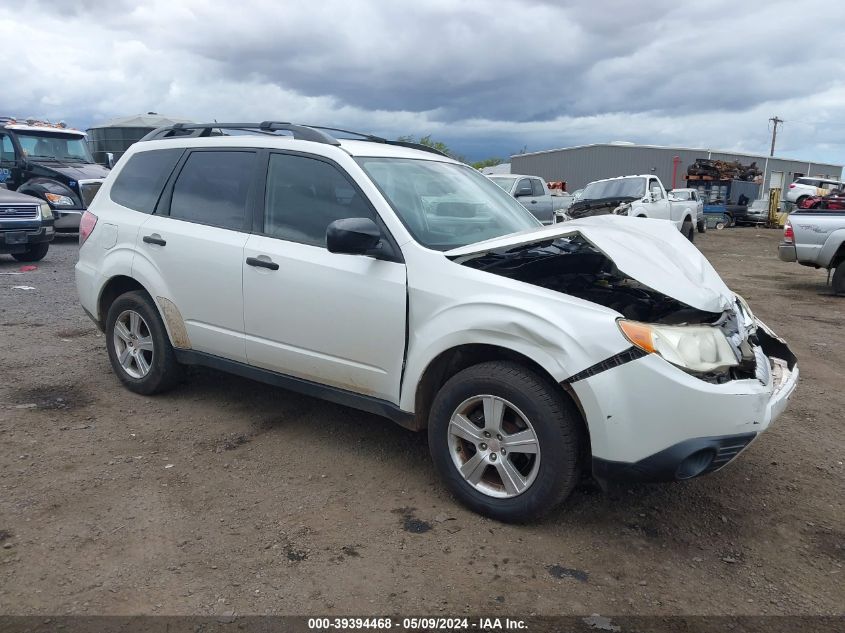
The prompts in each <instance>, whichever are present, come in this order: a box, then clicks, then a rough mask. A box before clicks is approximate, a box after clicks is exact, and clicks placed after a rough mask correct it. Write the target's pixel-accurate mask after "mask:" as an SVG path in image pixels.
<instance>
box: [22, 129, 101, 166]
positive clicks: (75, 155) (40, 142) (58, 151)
mask: <svg viewBox="0 0 845 633" xmlns="http://www.w3.org/2000/svg"><path fill="white" fill-rule="evenodd" d="M15 136H17V137H18V142H19V143H20V144H21V148H23V151H24V154H26V156H27V158H33V159H35V158H41V159H53V160H63V161H68V160H69V161H81V162H83V163H93V162H94V158H93V157H92V156H91V152H90V151H89V150H88V144H87V143H86V142H85V137H84V136H79V135H77V134H55V133H47V134H43V133H40V132H20V131H18V132H16V133H15Z"/></svg>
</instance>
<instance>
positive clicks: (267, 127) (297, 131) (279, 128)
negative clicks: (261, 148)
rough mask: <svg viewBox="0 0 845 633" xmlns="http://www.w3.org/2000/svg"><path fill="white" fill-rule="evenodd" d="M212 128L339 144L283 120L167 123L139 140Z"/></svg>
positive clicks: (193, 133) (202, 132)
mask: <svg viewBox="0 0 845 633" xmlns="http://www.w3.org/2000/svg"><path fill="white" fill-rule="evenodd" d="M214 130H221V131H222V130H242V131H244V132H259V133H261V134H273V133H274V132H290V133H291V134H292V135H293V137H294V138H295V139H299V140H303V141H314V142H315V143H326V144H327V145H340V141H338V140H337V139H336V138H334V137H333V136H331V135H329V134H326V133H325V132H321V131H320V130H317V129H315V128H310V127H307V126H304V125H296V124H294V123H287V122H285V121H262V122H261V123H217V122H214V123H174V124H173V125H167V126H165V127H160V128H158V129H155V130H153V131H152V132H150V133H149V134H147V135H146V136H145V137H144V138H142V139H141V140H142V141H152V140H156V139H162V138H174V137H188V138H195V137H205V136H212V134H213V131H214Z"/></svg>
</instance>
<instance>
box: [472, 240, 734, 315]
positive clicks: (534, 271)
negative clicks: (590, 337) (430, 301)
mask: <svg viewBox="0 0 845 633" xmlns="http://www.w3.org/2000/svg"><path fill="white" fill-rule="evenodd" d="M460 263H463V265H464V266H470V267H471V268H477V269H478V270H484V271H486V272H489V273H493V274H496V275H502V276H504V277H508V278H510V279H516V280H518V281H524V282H526V283H530V284H533V285H535V286H541V287H543V288H548V289H549V290H554V291H556V292H561V293H564V294H567V295H571V296H573V297H578V298H579V299H584V300H586V301H591V302H593V303H598V304H599V305H603V306H606V307H608V308H612V309H613V310H616V311H617V312H619V313H620V314H622V315H623V316H624V317H625V318H626V319H634V320H636V321H644V322H648V323H666V324H669V325H681V324H684V323H712V322H714V321H716V320H717V319H718V318H719V316H720V315H718V314H713V313H711V312H704V311H701V310H696V309H693V308H690V307H689V306H686V305H684V304H683V303H681V302H679V301H677V300H675V299H672V298H671V297H667V296H666V295H664V294H661V293H659V292H657V291H655V290H652V289H651V288H649V287H647V286H644V285H643V284H641V283H639V282H638V281H636V280H634V279H632V278H630V277H628V276H626V275H625V274H623V273H622V272H620V271H619V270H618V269H617V268H616V265H615V264H614V263H613V262H612V261H611V260H610V259H608V258H607V256H606V255H604V253H602V252H600V251H599V250H597V249H596V248H595V247H593V245H592V244H590V243H589V242H587V241H586V240H585V239H584V238H582V237H580V236H574V237H561V238H557V239H553V240H548V241H545V242H535V243H532V244H525V245H522V246H517V247H514V248H511V249H508V250H499V251H490V252H488V253H485V254H483V255H479V256H477V257H474V258H469V259H467V260H465V261H461V262H460Z"/></svg>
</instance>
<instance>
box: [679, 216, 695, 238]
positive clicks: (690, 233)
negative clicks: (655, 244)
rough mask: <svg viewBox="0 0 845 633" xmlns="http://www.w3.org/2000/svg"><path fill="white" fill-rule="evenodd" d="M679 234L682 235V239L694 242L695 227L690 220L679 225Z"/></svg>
mask: <svg viewBox="0 0 845 633" xmlns="http://www.w3.org/2000/svg"><path fill="white" fill-rule="evenodd" d="M681 233H683V234H684V237H685V238H687V239H688V240H689V241H690V242H694V241H695V226H694V225H693V223H692V220H688V221H686V222H684V223H683V224H682V225H681Z"/></svg>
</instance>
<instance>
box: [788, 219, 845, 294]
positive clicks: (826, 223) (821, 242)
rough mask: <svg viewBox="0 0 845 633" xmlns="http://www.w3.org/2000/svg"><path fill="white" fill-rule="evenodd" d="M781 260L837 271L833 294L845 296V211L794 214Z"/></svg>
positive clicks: (789, 221)
mask: <svg viewBox="0 0 845 633" xmlns="http://www.w3.org/2000/svg"><path fill="white" fill-rule="evenodd" d="M778 257H779V258H780V259H781V260H782V261H785V262H798V263H799V264H802V265H804V266H813V267H815V268H825V269H827V270H833V271H834V274H833V291H834V292H835V293H836V294H845V211H834V210H817V209H807V210H799V211H795V212H793V213H791V214H790V215H789V219H788V220H787V222H786V226H784V232H783V241H782V242H781V243H780V245H779V247H778Z"/></svg>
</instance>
